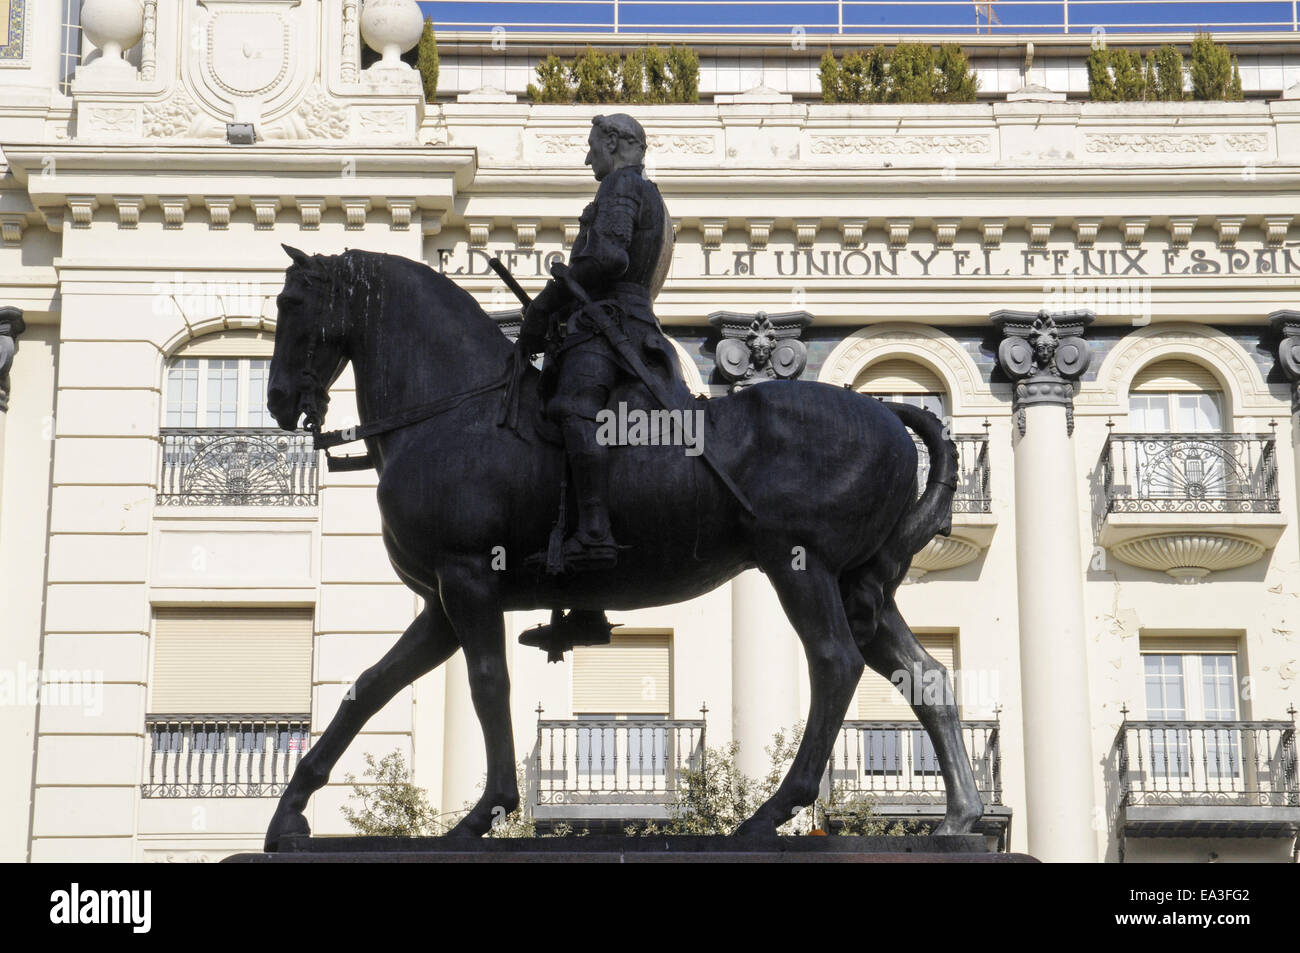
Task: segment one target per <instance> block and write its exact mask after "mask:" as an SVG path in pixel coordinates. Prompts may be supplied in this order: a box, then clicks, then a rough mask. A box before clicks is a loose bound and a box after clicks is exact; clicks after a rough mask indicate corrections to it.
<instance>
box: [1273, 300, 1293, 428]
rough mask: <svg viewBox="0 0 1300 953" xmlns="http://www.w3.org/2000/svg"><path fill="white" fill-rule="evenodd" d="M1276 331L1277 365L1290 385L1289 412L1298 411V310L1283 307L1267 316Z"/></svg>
mask: <svg viewBox="0 0 1300 953" xmlns="http://www.w3.org/2000/svg"><path fill="white" fill-rule="evenodd" d="M1268 323H1269V326H1270V327H1271V328H1272V329H1273V330H1274V331H1275V332H1277V335H1278V341H1277V366H1278V367H1279V368H1281V370H1282V375H1283V376H1284V377H1285V378H1286V379H1287V382H1288V383H1289V384H1290V385H1291V412H1292V413H1293V414H1294V413H1297V412H1300V311H1295V310H1291V309H1289V308H1284V309H1282V310H1281V311H1274V312H1273V313H1272V314H1270V315H1269V316H1268Z"/></svg>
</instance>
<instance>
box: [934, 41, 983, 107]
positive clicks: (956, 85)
mask: <svg viewBox="0 0 1300 953" xmlns="http://www.w3.org/2000/svg"><path fill="white" fill-rule="evenodd" d="M938 70H939V85H938V88H937V89H936V91H935V99H937V100H938V101H939V102H941V103H973V102H975V94H976V93H978V92H979V88H980V83H979V77H978V76H976V75H975V71H974V70H973V69H971V68H970V60H968V59H967V58H966V53H965V51H964V50H962V48H961V47H960V46H958V45H957V44H956V43H943V44H940V46H939V54H938Z"/></svg>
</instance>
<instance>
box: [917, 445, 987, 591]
mask: <svg viewBox="0 0 1300 953" xmlns="http://www.w3.org/2000/svg"><path fill="white" fill-rule="evenodd" d="M952 439H953V442H954V443H956V444H957V492H956V494H955V495H954V496H953V500H952V534H951V535H949V536H936V537H935V538H934V539H932V540H930V542H928V543H927V544H926V545H925V548H924V549H922V550H921V551H920V552H919V553H917V554H916V555H915V556H914V557H912V566H911V568H910V569H909V570H908V573H907V577H908V581H909V582H916V581H917V580H918V579H920V578H921V577H923V576H925V575H926V574H927V573H931V572H942V571H943V570H945V569H956V568H958V567H959V566H965V565H967V564H968V563H972V562H974V561H975V560H976V559H978V558H979V556H980V554H981V553H982V552H983V551H984V550H986V549H988V546H989V543H991V542H992V541H993V531H994V530H995V529H996V528H997V522H996V520H995V519H994V518H993V516H992V502H993V500H992V496H991V495H990V493H989V438H988V434H987V432H986V433H982V434H959V435H956V436H954V437H953V438H952ZM912 440H913V441H914V442H915V443H916V453H917V477H918V481H917V482H918V487H919V488H921V489H924V487H925V481H926V480H927V479H928V478H929V475H930V454H929V452H928V451H927V450H926V449H925V444H923V443H922V442H921V440H920V438H919V437H917V436H916V435H915V434H913V436H912Z"/></svg>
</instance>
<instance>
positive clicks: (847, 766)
mask: <svg viewBox="0 0 1300 953" xmlns="http://www.w3.org/2000/svg"><path fill="white" fill-rule="evenodd" d="M961 732H962V740H963V741H964V742H965V744H966V753H967V755H968V756H969V757H970V762H971V767H972V769H973V770H974V772H975V784H976V786H977V787H978V789H979V792H980V798H981V800H982V801H983V802H984V816H983V818H981V819H980V821H979V823H978V824H977V825H976V827H975V831H976V832H977V833H981V834H984V835H985V836H988V837H993V838H996V839H997V843H998V849H999V850H1005V849H1006V846H1007V844H1008V843H1009V841H1010V836H1011V809H1010V808H1009V807H1006V806H1004V805H1003V804H1002V750H1001V741H1000V734H999V722H998V720H996V719H994V720H991V721H966V720H963V721H962V723H961ZM827 771H828V773H829V778H830V782H831V785H832V789H833V791H834V793H835V798H836V799H837V800H845V799H850V800H851V799H856V798H859V797H866V798H869V799H870V801H871V802H872V809H873V810H874V811H875V813H877V814H878V815H880V816H881V817H883V818H887V819H890V820H898V821H904V822H909V823H912V822H920V823H923V824H925V825H927V826H934V825H937V824H938V823H939V821H940V820H942V819H943V814H944V810H945V807H946V804H947V792H946V789H945V787H944V783H943V775H942V774H940V773H939V760H938V758H937V756H936V755H935V751H934V748H933V746H932V745H931V744H930V738H929V735H928V734H926V732H925V729H923V728H922V727H921V725H920V723H919V722H915V721H845V722H844V724H843V726H842V727H841V728H840V734H839V737H838V739H837V740H836V743H835V747H834V748H833V749H832V751H831V758H830V764H829V766H828V768H827ZM831 816H832V821H833V818H834V812H833V811H832V812H831Z"/></svg>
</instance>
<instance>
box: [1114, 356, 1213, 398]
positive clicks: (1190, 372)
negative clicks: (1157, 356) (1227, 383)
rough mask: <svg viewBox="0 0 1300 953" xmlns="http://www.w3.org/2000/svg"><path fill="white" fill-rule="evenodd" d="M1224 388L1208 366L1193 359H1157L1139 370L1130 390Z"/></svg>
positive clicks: (1204, 391) (1206, 390)
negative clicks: (1194, 361) (1194, 362)
mask: <svg viewBox="0 0 1300 953" xmlns="http://www.w3.org/2000/svg"><path fill="white" fill-rule="evenodd" d="M1221 390H1223V387H1222V385H1220V384H1219V379H1218V378H1217V377H1215V376H1214V375H1213V374H1212V373H1210V371H1209V369H1208V368H1205V367H1203V366H1201V365H1200V364H1193V363H1192V362H1191V361H1156V362H1155V363H1152V364H1148V365H1147V366H1146V367H1144V368H1142V370H1140V371H1138V372H1137V376H1135V377H1134V378H1133V383H1132V384H1131V385H1129V391H1130V392H1131V393H1134V394H1138V393H1143V392H1149V391H1158V392H1160V391H1197V392H1200V393H1207V392H1208V393H1218V392H1219V391H1221Z"/></svg>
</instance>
